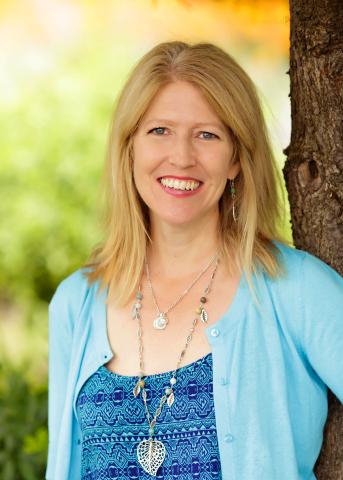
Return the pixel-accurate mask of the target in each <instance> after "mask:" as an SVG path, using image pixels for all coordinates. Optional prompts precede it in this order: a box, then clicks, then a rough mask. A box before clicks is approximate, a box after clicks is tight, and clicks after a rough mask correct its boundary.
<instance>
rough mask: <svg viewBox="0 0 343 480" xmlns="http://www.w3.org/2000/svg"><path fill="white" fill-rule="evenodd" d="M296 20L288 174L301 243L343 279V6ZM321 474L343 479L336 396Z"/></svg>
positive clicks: (296, 6)
mask: <svg viewBox="0 0 343 480" xmlns="http://www.w3.org/2000/svg"><path fill="white" fill-rule="evenodd" d="M290 19H291V32H290V37H291V38H290V41H291V48H290V84H291V89H290V97H291V114H292V134H291V142H290V145H289V146H288V147H287V148H286V149H285V151H284V153H285V154H286V155H287V156H288V158H287V161H286V163H285V166H284V169H283V173H284V176H285V182H286V186H287V190H288V195H289V202H290V207H291V218H292V229H293V239H294V244H295V246H296V247H298V248H301V249H303V250H307V251H309V252H311V253H313V254H314V255H316V256H318V257H320V258H321V259H322V260H323V261H325V262H326V263H328V264H329V265H331V266H332V267H333V268H335V269H336V270H337V271H338V272H339V273H340V274H341V275H342V274H343V202H342V199H343V108H342V105H343V4H342V0H290ZM342 354H343V353H342ZM342 376H343V372H342ZM315 472H316V475H317V478H318V479H320V480H324V479H325V480H343V406H342V405H341V404H340V403H339V401H338V400H337V399H336V398H335V397H334V395H333V394H332V393H331V392H329V414H328V420H327V423H326V427H325V432H324V442H323V448H322V451H321V453H320V456H319V458H318V461H317V463H316V468H315Z"/></svg>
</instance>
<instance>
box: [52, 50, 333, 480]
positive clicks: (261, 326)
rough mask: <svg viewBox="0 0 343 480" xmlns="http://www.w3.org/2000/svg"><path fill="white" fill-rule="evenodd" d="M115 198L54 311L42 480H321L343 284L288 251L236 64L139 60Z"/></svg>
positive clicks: (266, 154) (118, 146) (252, 103)
mask: <svg viewBox="0 0 343 480" xmlns="http://www.w3.org/2000/svg"><path fill="white" fill-rule="evenodd" d="M104 191H105V192H106V195H107V211H106V222H105V227H106V228H105V239H104V242H103V244H101V245H99V246H97V247H96V248H95V249H94V251H93V252H92V254H91V257H90V259H89V262H88V263H87V264H86V265H84V266H83V267H82V268H80V269H79V270H77V271H76V272H74V273H72V274H71V275H70V276H69V277H67V278H66V279H65V280H63V281H62V282H61V284H60V285H59V286H58V288H57V290H56V292H55V294H54V296H53V298H52V300H51V302H50V306H49V332H50V333H49V345H50V359H49V457H48V467H47V473H46V478H47V479H48V480H69V479H70V480H79V479H81V480H86V479H91V478H92V479H102V480H107V479H118V480H124V479H125V480H126V479H137V478H142V479H149V478H151V477H152V476H157V477H158V478H161V479H167V478H168V479H169V478H173V479H177V478H179V479H181V478H182V479H183V480H190V479H193V478H207V479H223V480H231V479H233V478H235V479H244V480H266V479H268V480H269V479H270V480H272V479H273V480H274V479H277V480H309V479H314V478H315V477H314V474H313V466H314V464H315V461H316V459H317V457H318V453H319V450H320V446H321V442H322V431H323V427H324V423H325V419H326V414H327V386H329V387H330V388H331V390H332V391H333V392H334V393H335V394H336V395H337V397H338V398H340V399H341V400H343V381H342V375H341V372H342V370H343V357H342V355H341V352H342V350H343V326H342V324H343V322H342V321H341V313H340V312H342V311H343V279H342V277H340V276H339V275H338V274H337V273H336V272H335V271H334V270H333V269H331V268H330V267H329V266H327V265H326V264H324V263H323V262H322V261H320V260H319V259H317V258H316V257H314V256H313V255H310V254H307V253H305V252H303V251H301V250H297V249H293V248H291V247H290V246H289V245H287V243H286V242H285V241H284V240H283V238H282V235H281V234H280V230H279V229H280V226H281V224H282V223H281V222H282V211H283V205H282V202H281V200H280V198H281V197H280V195H279V193H280V191H281V187H280V176H279V174H278V171H277V168H276V165H275V161H274V158H273V155H272V153H271V148H270V144H269V140H268V136H267V132H266V126H265V123H264V119H263V115H262V112H261V107H260V103H259V100H258V96H257V94H256V90H255V87H254V85H253V83H252V81H251V80H250V78H249V77H248V75H247V74H246V73H245V72H244V70H243V69H242V68H241V67H240V66H239V65H238V64H237V63H236V61H235V60H234V59H233V58H232V57H231V56H230V55H228V54H227V53H225V52H224V51H223V50H221V49H220V48H218V47H216V46H215V45H212V44H208V43H198V44H194V45H188V44H186V43H183V42H177V41H175V42H167V43H162V44H159V45H157V46H156V47H154V48H153V49H152V50H151V51H149V52H148V53H147V54H146V55H145V56H144V57H143V58H142V59H141V60H140V61H139V63H138V64H137V65H136V67H135V68H134V69H133V71H132V73H131V75H130V77H129V79H128V81H127V82H126V84H125V86H124V88H123V90H122V92H121V94H120V96H119V98H118V102H117V105H116V109H115V112H114V120H113V125H112V131H111V135H110V139H109V148H108V155H107V161H106V166H105V170H104ZM309 398H311V402H310V404H309V403H308V399H309Z"/></svg>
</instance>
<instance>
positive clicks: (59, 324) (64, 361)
mask: <svg viewBox="0 0 343 480" xmlns="http://www.w3.org/2000/svg"><path fill="white" fill-rule="evenodd" d="M71 345H72V323H71V317H70V312H68V305H67V299H66V298H65V295H64V293H63V282H62V284H60V285H59V287H58V288H57V290H56V292H55V294H54V296H53V297H52V299H51V302H50V304H49V394H48V429H49V446H48V465H47V471H46V478H47V479H48V480H55V479H54V471H55V461H56V451H57V444H58V438H59V431H60V426H61V419H62V416H63V409H64V405H65V398H66V385H67V379H68V369H69V364H70V358H71Z"/></svg>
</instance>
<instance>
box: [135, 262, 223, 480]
mask: <svg viewBox="0 0 343 480" xmlns="http://www.w3.org/2000/svg"><path fill="white" fill-rule="evenodd" d="M218 264H219V258H218V257H217V260H216V264H215V267H214V270H213V272H212V275H211V278H210V281H209V283H208V285H207V287H206V288H205V290H204V296H202V297H201V298H200V306H199V307H198V308H197V309H196V311H195V312H196V314H197V315H200V319H201V320H202V321H206V322H207V313H206V312H205V313H206V319H205V320H204V319H203V318H202V312H203V310H204V309H203V304H204V303H206V301H207V298H206V296H205V295H207V294H208V293H209V292H210V291H211V286H212V283H213V279H214V276H215V274H216V271H217V268H218ZM142 299H143V294H142V291H141V286H139V290H138V292H137V293H136V303H139V304H140V307H139V308H138V307H136V308H137V310H138V312H139V311H140V309H141V307H142V304H141V300H142ZM203 316H204V314H203ZM137 319H138V329H137V334H138V344H139V368H140V372H139V378H138V381H137V383H136V385H135V387H134V389H133V394H134V396H135V397H137V396H138V395H139V394H140V393H141V394H142V399H143V403H144V409H145V413H146V416H147V420H148V423H149V439H148V440H142V441H141V442H139V444H138V447H137V457H138V462H139V463H140V465H141V466H142V468H143V470H144V471H145V472H147V473H149V474H150V475H153V476H156V475H157V470H158V468H159V467H160V466H161V465H162V463H163V461H164V458H165V455H166V448H165V446H164V444H163V443H162V442H160V441H159V440H154V438H153V436H154V430H155V425H156V422H157V418H158V417H159V415H160V414H161V412H162V408H163V405H164V404H165V403H167V405H168V407H171V406H172V405H173V403H174V402H175V395H174V391H173V388H174V385H175V384H176V371H177V369H178V368H179V366H180V363H181V361H182V359H183V357H184V355H185V353H186V350H187V347H188V345H189V344H190V342H191V340H192V336H193V332H194V330H195V327H196V325H197V323H198V317H195V318H194V319H193V322H192V327H191V329H190V331H189V333H188V335H187V338H186V343H185V346H184V348H183V349H182V351H181V354H180V356H179V359H178V362H177V364H176V367H175V370H173V372H172V375H171V378H170V380H169V383H170V386H167V387H166V388H165V389H164V394H163V395H162V397H161V399H160V403H159V406H158V408H157V410H156V412H155V415H154V418H153V419H152V420H151V416H150V413H149V409H148V406H147V392H146V389H145V383H146V382H145V380H144V379H143V377H144V376H145V375H144V361H143V340H142V337H143V332H142V322H141V315H140V314H139V315H138V317H137Z"/></svg>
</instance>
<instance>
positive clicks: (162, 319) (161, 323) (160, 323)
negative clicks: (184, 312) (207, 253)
mask: <svg viewBox="0 0 343 480" xmlns="http://www.w3.org/2000/svg"><path fill="white" fill-rule="evenodd" d="M216 256H217V254H214V255H213V257H212V258H211V260H210V262H209V263H208V265H207V266H206V267H205V268H204V269H203V270H201V272H200V273H199V274H198V275H197V276H196V278H195V279H194V280H193V281H192V283H191V284H190V286H189V287H188V288H186V290H184V291H183V292H182V293H181V295H179V297H178V298H177V299H176V300H175V302H173V303H172V304H171V305H170V306H169V307H168V308H167V310H165V311H164V312H163V311H162V310H161V309H160V307H159V306H158V303H157V299H156V295H155V292H154V289H153V286H152V281H151V278H150V272H149V265H148V261H147V260H145V270H146V276H147V279H148V285H149V288H150V290H151V294H152V298H153V301H154V304H155V307H156V310H157V313H158V315H157V317H156V318H155V319H154V321H153V326H154V328H155V329H156V330H164V329H165V328H166V326H167V325H168V321H169V320H168V317H167V314H168V313H169V312H170V310H172V309H173V308H174V307H175V306H176V305H177V304H178V303H180V302H181V300H182V299H183V298H184V297H185V296H186V295H187V293H188V292H189V291H190V290H191V288H192V287H194V285H195V284H196V283H197V281H198V280H199V279H200V278H201V277H202V275H204V273H206V272H207V270H208V269H209V268H210V266H211V265H212V263H213V262H214V260H215V258H216ZM134 308H135V307H134ZM134 315H135V312H134ZM203 315H206V311H205V310H204V309H203Z"/></svg>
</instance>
